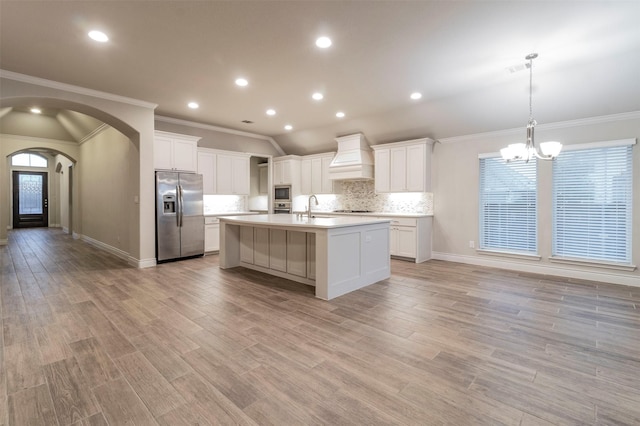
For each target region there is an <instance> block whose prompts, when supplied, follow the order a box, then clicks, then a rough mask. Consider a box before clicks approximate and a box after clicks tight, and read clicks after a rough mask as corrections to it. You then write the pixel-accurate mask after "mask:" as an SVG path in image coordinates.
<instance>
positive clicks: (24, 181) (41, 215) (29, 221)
mask: <svg viewBox="0 0 640 426" xmlns="http://www.w3.org/2000/svg"><path fill="white" fill-rule="evenodd" d="M48 205H49V202H48V196H47V173H45V172H19V171H14V172H13V227H14V228H32V227H37V226H49V208H48Z"/></svg>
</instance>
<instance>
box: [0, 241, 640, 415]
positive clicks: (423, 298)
mask: <svg viewBox="0 0 640 426" xmlns="http://www.w3.org/2000/svg"><path fill="white" fill-rule="evenodd" d="M217 259H218V256H215V255H214V256H207V257H205V258H201V259H192V260H187V261H182V262H175V263H167V264H163V265H160V266H157V267H154V268H148V269H134V268H131V267H130V266H128V265H127V264H126V263H125V262H124V261H122V260H120V259H118V258H116V257H114V256H112V255H111V254H109V253H107V252H105V251H102V250H99V249H97V248H95V247H93V246H91V245H88V244H87V243H85V242H83V241H79V240H74V239H72V238H71V237H70V236H69V235H67V234H64V233H63V232H61V230H60V229H56V228H33V229H25V230H14V231H10V232H9V245H8V246H0V271H1V274H0V285H1V291H0V298H1V304H0V309H1V322H2V330H3V334H2V340H0V343H1V344H0V363H1V367H2V368H1V369H0V425H3V424H6V425H12V426H13V425H25V424H31V425H47V426H50V425H69V424H78V425H107V424H109V425H120V424H124V423H125V422H127V421H128V422H130V423H127V424H136V425H147V424H149V425H151V424H164V425H172V426H173V425H182V424H185V425H186V424H200V425H206V424H261V425H262V424H274V425H275V424H277V425H289V424H331V425H336V424H403V425H405V424H420V425H432V424H455V425H462V424H511V425H534V424H535V425H543V424H597V423H602V424H614V423H615V424H629V425H631V424H639V423H640V381H639V380H638V377H640V340H639V339H638V337H639V330H640V309H639V308H640V288H634V287H624V286H617V285H610V284H602V283H595V282H584V281H575V282H569V281H570V280H566V279H554V278H553V277H543V276H539V275H531V274H517V273H515V272H509V271H502V270H496V269H489V268H481V267H475V266H471V265H461V264H455V263H448V262H441V261H428V262H425V263H422V264H413V263H409V262H403V261H396V260H392V276H391V278H390V279H388V280H385V281H383V282H380V283H377V284H374V285H372V286H369V287H367V288H365V289H362V290H359V291H356V292H354V293H350V294H348V295H345V296H342V297H339V298H337V299H334V300H332V301H330V302H326V301H322V300H319V299H315V298H314V297H313V291H312V289H311V288H310V287H306V286H303V285H300V284H296V283H293V282H290V281H286V280H282V279H279V278H275V277H271V276H267V275H263V274H260V273H256V272H252V271H249V270H246V269H242V268H238V269H234V270H226V271H225V270H220V269H219V268H218V266H217ZM5 419H6V420H5Z"/></svg>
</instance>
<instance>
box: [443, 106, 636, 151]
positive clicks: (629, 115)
mask: <svg viewBox="0 0 640 426" xmlns="http://www.w3.org/2000/svg"><path fill="white" fill-rule="evenodd" d="M636 119H640V111H631V112H623V113H620V114H611V115H601V116H597V117H588V118H580V119H577V120H569V121H558V122H557V123H547V124H538V125H537V126H536V130H538V131H539V130H556V129H566V128H570V127H578V126H587V125H593V124H601V123H611V122H615V121H624V120H636ZM523 129H524V126H523V127H518V128H516V129H506V130H497V131H494V132H485V133H474V134H471V135H462V136H452V137H450V138H442V139H438V142H440V143H456V142H469V141H472V140H476V139H478V138H479V137H482V138H491V137H501V136H512V135H515V134H521V133H522V131H523Z"/></svg>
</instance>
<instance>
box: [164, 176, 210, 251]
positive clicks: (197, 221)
mask: <svg viewBox="0 0 640 426" xmlns="http://www.w3.org/2000/svg"><path fill="white" fill-rule="evenodd" d="M202 209H203V201H202V175H197V174H195V173H178V172H156V259H157V261H158V262H163V261H167V260H174V259H180V258H184V257H193V256H201V255H203V254H204V215H203V210H202Z"/></svg>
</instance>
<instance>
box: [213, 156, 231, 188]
mask: <svg viewBox="0 0 640 426" xmlns="http://www.w3.org/2000/svg"><path fill="white" fill-rule="evenodd" d="M231 159H232V156H230V155H223V154H218V155H216V193H217V194H225V195H228V194H233V176H232V173H233V163H232V161H231Z"/></svg>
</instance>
